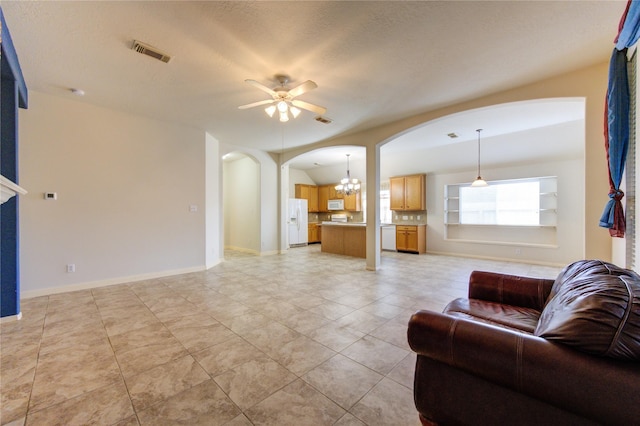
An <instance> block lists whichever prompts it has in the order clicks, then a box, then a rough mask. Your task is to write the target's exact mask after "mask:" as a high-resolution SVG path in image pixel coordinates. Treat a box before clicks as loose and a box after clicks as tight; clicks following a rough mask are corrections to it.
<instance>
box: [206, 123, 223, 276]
mask: <svg viewBox="0 0 640 426" xmlns="http://www.w3.org/2000/svg"><path fill="white" fill-rule="evenodd" d="M205 137H206V142H205V156H206V159H205V169H206V171H205V176H206V177H205V186H206V194H205V198H206V201H205V203H206V208H205V228H206V241H205V246H206V249H205V263H206V267H207V268H211V267H213V266H215V265H217V264H218V263H220V261H221V260H222V259H223V258H224V242H223V241H222V223H223V217H222V208H221V206H222V205H223V203H222V164H221V162H220V159H221V156H220V144H219V143H218V140H217V139H215V138H214V137H213V136H211V135H210V134H208V133H207V134H206V135H205Z"/></svg>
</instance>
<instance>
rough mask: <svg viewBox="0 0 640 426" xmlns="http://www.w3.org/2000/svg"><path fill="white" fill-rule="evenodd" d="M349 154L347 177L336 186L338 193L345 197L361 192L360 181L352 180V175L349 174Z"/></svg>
mask: <svg viewBox="0 0 640 426" xmlns="http://www.w3.org/2000/svg"><path fill="white" fill-rule="evenodd" d="M350 155H351V154H347V176H346V177H344V178H342V180H341V181H340V184H338V185H336V192H337V193H338V194H343V195H351V194H355V193H356V192H359V191H360V181H359V180H358V179H355V178H354V179H351V173H350V172H349V156H350Z"/></svg>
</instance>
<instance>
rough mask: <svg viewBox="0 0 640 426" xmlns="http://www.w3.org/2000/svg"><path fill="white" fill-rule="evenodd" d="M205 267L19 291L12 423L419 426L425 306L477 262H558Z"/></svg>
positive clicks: (6, 329)
mask: <svg viewBox="0 0 640 426" xmlns="http://www.w3.org/2000/svg"><path fill="white" fill-rule="evenodd" d="M225 256H226V261H225V262H223V263H222V264H220V265H218V266H216V267H214V268H212V269H211V270H209V271H206V272H200V273H193V274H186V275H179V276H173V277H166V278H160V279H154V280H148V281H142V282H134V283H129V284H121V285H114V286H109V287H102V288H96V289H92V290H83V291H76V292H70V293H64V294H56V295H51V296H46V297H38V298H33V299H27V300H23V301H22V312H23V319H22V320H20V321H14V322H5V323H2V324H1V325H0V354H1V364H0V367H1V368H0V384H1V387H0V388H1V389H0V390H1V396H2V399H1V411H0V423H1V424H2V425H5V424H9V425H23V424H26V425H84V424H99V425H138V424H141V425H165V424H166V425H175V424H188V425H197V424H202V425H279V426H280V425H314V426H315V425H341V426H346V425H403V426H404V425H419V421H418V417H417V414H416V411H415V408H414V405H413V396H412V387H413V368H414V363H415V355H414V354H413V353H412V352H411V350H410V349H409V347H408V345H407V342H406V326H407V321H408V319H409V317H410V316H411V314H412V313H413V312H415V311H416V310H418V309H434V310H438V311H440V310H442V308H443V307H444V305H445V304H446V303H448V302H449V301H450V300H451V299H453V298H455V297H459V296H464V295H465V293H466V290H467V280H468V277H469V273H470V272H471V271H472V270H474V269H480V270H490V271H498V272H505V273H513V274H520V275H528V276H537V277H555V276H556V275H557V273H558V272H559V270H558V268H552V267H542V266H535V265H527V264H521V263H509V262H496V261H487V260H477V259H465V258H457V257H447V256H436V255H421V256H417V255H411V254H399V253H390V252H384V253H383V255H382V259H381V268H380V270H379V271H377V272H371V271H366V270H365V263H364V261H363V260H362V259H354V258H350V257H343V256H336V255H329V254H325V253H322V252H320V249H319V246H317V245H315V246H309V247H302V248H296V249H291V250H289V252H288V253H287V254H286V255H274V256H264V257H256V256H250V255H246V254H240V253H234V252H229V253H226V254H225Z"/></svg>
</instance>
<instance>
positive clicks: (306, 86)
mask: <svg viewBox="0 0 640 426" xmlns="http://www.w3.org/2000/svg"><path fill="white" fill-rule="evenodd" d="M316 87H318V85H317V84H316V83H315V82H313V81H311V80H307V81H305V82H304V83H302V84H301V85H299V86H296V87H294V88H293V89H291V90H289V96H291V97H292V98H295V97H296V96H300V95H302V94H303V93H307V92H308V91H309V90H313V89H315V88H316Z"/></svg>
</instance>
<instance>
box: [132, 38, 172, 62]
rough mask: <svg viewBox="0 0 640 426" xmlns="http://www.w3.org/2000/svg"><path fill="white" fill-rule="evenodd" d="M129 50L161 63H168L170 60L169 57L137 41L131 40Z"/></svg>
mask: <svg viewBox="0 0 640 426" xmlns="http://www.w3.org/2000/svg"><path fill="white" fill-rule="evenodd" d="M131 49H132V50H135V51H136V52H138V53H142V54H143V55H147V56H151V57H152V58H155V59H157V60H159V61H162V62H169V61H170V60H171V56H169V55H167V54H166V53H163V52H161V51H159V50H158V49H156V48H155V47H153V46H149V45H148V44H145V43H143V42H141V41H138V40H133V46H131Z"/></svg>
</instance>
